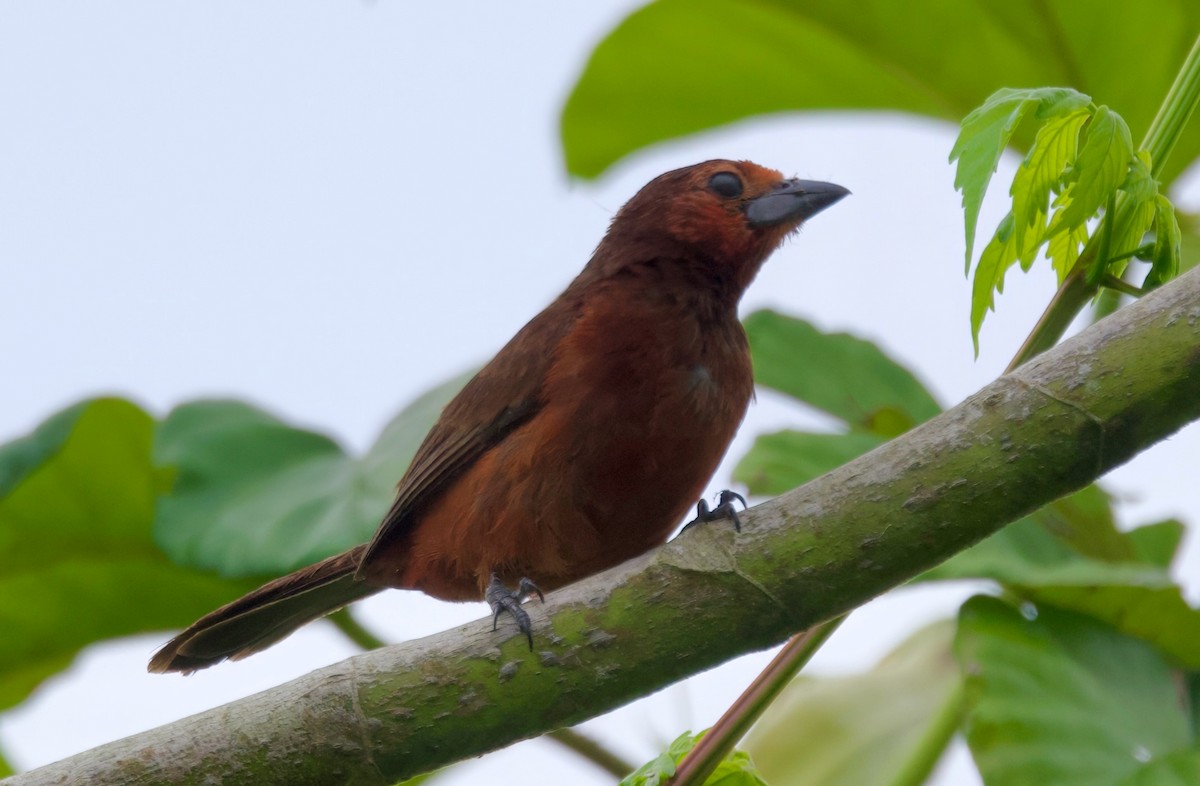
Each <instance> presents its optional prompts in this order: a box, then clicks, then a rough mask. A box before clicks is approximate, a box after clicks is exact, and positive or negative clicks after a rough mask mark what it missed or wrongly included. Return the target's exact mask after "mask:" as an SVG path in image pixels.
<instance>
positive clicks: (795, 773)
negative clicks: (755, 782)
mask: <svg viewBox="0 0 1200 786" xmlns="http://www.w3.org/2000/svg"><path fill="white" fill-rule="evenodd" d="M953 638H954V626H953V624H952V623H948V622H943V623H938V624H935V625H933V626H931V627H928V628H925V629H923V630H920V631H918V632H917V633H915V634H913V635H912V636H911V637H910V638H909V639H908V640H907V641H905V642H904V643H903V644H901V645H900V646H899V647H898V648H897V649H896V650H895V651H894V652H892V653H891V654H890V655H888V656H887V657H886V658H885V659H884V660H883V661H881V662H880V663H879V664H878V665H877V666H876V667H875V668H874V669H872V670H871V671H868V672H865V673H863V674H857V675H854V676H851V677H835V678H824V679H812V678H808V677H800V678H798V679H796V680H795V681H793V682H792V683H791V684H790V685H788V687H787V688H785V689H784V691H783V693H782V694H781V695H780V697H779V698H778V699H777V700H776V701H775V702H774V703H772V704H771V707H770V708H769V709H768V710H767V711H766V712H765V713H764V714H763V716H762V718H761V719H760V720H759V721H758V723H757V724H755V726H754V728H753V729H752V730H751V732H750V734H749V735H748V736H747V737H746V740H745V742H744V743H743V747H744V748H745V749H746V751H747V752H749V754H750V756H751V757H752V758H753V759H754V763H755V764H756V765H758V769H759V771H760V772H761V773H762V775H763V777H764V778H765V779H766V781H767V782H768V783H772V784H785V783H803V784H809V785H810V786H873V784H879V785H880V786H883V784H891V783H897V782H904V783H919V782H920V781H919V780H918V779H917V777H915V776H916V775H918V774H922V773H915V772H913V769H912V768H914V767H924V769H923V774H925V775H927V774H928V768H931V767H932V766H933V765H934V764H935V763H936V761H937V753H939V752H940V751H941V750H943V749H944V747H945V745H946V743H948V742H949V739H950V737H951V735H952V734H953V732H954V729H955V728H956V727H957V718H958V715H959V710H960V702H961V700H962V696H961V692H960V691H961V684H962V677H961V676H960V675H959V670H958V667H957V664H956V663H955V662H954V655H953V653H952V652H951V642H952V641H953ZM931 753H932V755H931ZM900 770H903V771H905V772H906V773H909V774H910V775H912V776H914V777H911V778H909V779H907V780H903V781H900V779H898V778H897V777H896V773H897V771H900Z"/></svg>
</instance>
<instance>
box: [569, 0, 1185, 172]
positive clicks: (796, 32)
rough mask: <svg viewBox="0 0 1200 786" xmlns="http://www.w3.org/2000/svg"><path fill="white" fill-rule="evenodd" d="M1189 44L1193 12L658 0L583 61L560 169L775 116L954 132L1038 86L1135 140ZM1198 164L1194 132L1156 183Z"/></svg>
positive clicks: (1147, 5) (1113, 6)
mask: <svg viewBox="0 0 1200 786" xmlns="http://www.w3.org/2000/svg"><path fill="white" fill-rule="evenodd" d="M947 31H952V33H951V34H947ZM1198 31H1200V3H1196V2H1194V0H1146V1H1145V2H1141V3H1128V2H1124V1H1123V0H1094V2H1089V3H1081V2H1075V3H1043V2H1038V1H1037V0H1014V1H1013V2H1004V3H997V2H991V0H918V1H917V2H911V3H895V2H891V1H890V0H860V1H859V2H853V3H847V2H839V0H811V1H809V2H800V1H799V0H758V1H757V2H750V3H728V2H722V0H659V2H654V3H650V4H649V5H647V6H645V7H644V8H641V9H639V10H637V11H635V12H633V13H632V14H630V15H629V16H628V17H627V18H626V19H625V20H623V21H622V22H621V23H620V24H619V25H618V26H617V27H616V28H615V29H614V30H613V31H612V32H611V33H610V34H609V35H608V36H607V37H606V38H604V40H602V41H601V42H600V43H599V44H598V45H597V46H596V48H595V50H594V51H593V52H592V55H591V57H590V59H589V60H588V62H587V65H586V67H585V69H584V72H583V74H582V75H581V76H580V78H579V81H578V83H577V84H576V85H575V88H574V90H573V91H572V93H571V95H570V97H569V98H568V100H567V103H566V105H565V107H564V109H563V113H562V119H561V135H562V142H563V148H564V150H565V153H566V162H567V168H568V170H569V171H570V172H571V173H572V174H575V175H578V176H581V177H595V176H596V175H598V174H600V173H601V172H603V171H604V170H605V169H607V168H608V167H609V166H610V165H612V164H613V163H614V162H615V161H617V160H619V159H620V158H622V157H623V156H625V155H628V154H629V153H631V152H633V151H634V150H637V149H639V148H641V147H644V146H646V145H649V144H653V143H655V142H659V141H662V140H666V139H670V138H672V137H678V136H682V135H685V134H691V133H694V132H697V131H701V130H704V129H707V128H712V127H714V126H720V125H724V124H727V123H731V122H734V121H737V120H741V119H743V118H747V117H752V116H755V115H761V114H766V113H772V112H787V111H795V110H809V111H812V110H830V109H850V110H884V111H901V112H911V113H915V114H919V115H926V116H930V117H935V118H941V119H945V120H947V121H950V122H953V123H957V122H958V120H959V118H961V117H963V116H964V115H966V114H967V113H968V112H970V111H971V110H972V109H974V108H975V107H976V106H978V105H979V104H981V103H982V102H983V100H984V99H985V98H986V97H987V96H989V95H991V94H992V93H993V92H994V91H996V90H998V89H999V88H1002V87H1036V86H1039V85H1067V86H1070V87H1074V88H1076V89H1078V90H1082V91H1085V92H1087V93H1089V94H1091V95H1092V96H1093V97H1094V99H1095V101H1096V102H1097V103H1103V104H1107V105H1109V106H1111V107H1113V108H1115V109H1116V110H1117V111H1119V112H1120V113H1121V115H1122V116H1123V117H1124V118H1125V120H1126V121H1128V123H1129V126H1130V128H1131V129H1132V131H1133V138H1134V139H1135V140H1136V139H1141V137H1142V136H1143V134H1144V133H1145V131H1146V129H1147V128H1148V127H1149V125H1150V121H1151V119H1152V118H1153V117H1154V113H1155V111H1156V110H1157V108H1158V105H1159V103H1160V102H1161V101H1162V98H1163V96H1164V95H1165V94H1166V92H1167V88H1168V87H1169V86H1170V84H1171V81H1172V79H1174V76H1175V73H1176V72H1177V71H1178V69H1179V66H1180V65H1181V64H1182V62H1183V59H1184V55H1185V54H1186V53H1187V51H1188V50H1189V48H1190V47H1191V44H1192V41H1193V40H1194V39H1195V37H1196V34H1197V32H1198ZM1147 42H1153V45H1147ZM1034 133H1035V132H1034V130H1032V129H1018V130H1017V133H1016V136H1015V137H1014V140H1013V141H1014V145H1015V146H1016V147H1017V148H1018V149H1021V150H1025V149H1027V148H1028V147H1029V145H1030V143H1031V142H1032V141H1033V134H1034ZM1197 155H1200V124H1196V123H1193V124H1191V126H1190V127H1189V128H1187V129H1185V130H1184V133H1183V135H1182V136H1181V137H1180V140H1179V144H1178V146H1177V147H1176V149H1175V151H1174V154H1173V156H1172V157H1171V160H1170V161H1168V162H1167V165H1166V168H1165V170H1164V171H1163V173H1162V175H1163V180H1164V182H1167V183H1169V182H1170V181H1171V180H1173V179H1174V178H1175V176H1176V175H1177V174H1179V172H1181V171H1182V170H1183V169H1184V168H1185V167H1186V166H1187V165H1188V164H1189V163H1191V161H1192V160H1193V159H1195V158H1196V156H1197Z"/></svg>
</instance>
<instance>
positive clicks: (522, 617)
mask: <svg viewBox="0 0 1200 786" xmlns="http://www.w3.org/2000/svg"><path fill="white" fill-rule="evenodd" d="M531 595H537V596H538V600H540V601H542V602H543V603H545V602H546V596H545V595H543V594H542V591H541V590H540V589H538V585H536V584H534V583H533V582H532V581H530V580H529V579H526V578H522V579H521V581H520V582H519V583H518V584H517V589H516V590H515V591H510V590H509V589H508V587H506V586H504V583H503V582H502V581H500V577H499V576H497V575H496V574H495V573H493V574H492V580H491V581H490V582H489V583H488V586H487V590H486V591H485V592H484V598H486V599H487V602H488V605H489V606H491V607H492V630H496V624H497V623H498V622H499V621H500V615H501V614H502V613H503V612H506V611H507V612H508V613H509V614H511V615H512V617H513V619H514V620H516V623H517V629H518V630H520V631H521V632H522V633H524V634H525V638H526V639H528V640H529V650H530V651H531V652H532V651H533V621H532V620H530V619H529V613H528V612H527V611H525V609H523V608H521V604H522V603H523V602H524V601H525V599H526V598H528V597H530V596H531Z"/></svg>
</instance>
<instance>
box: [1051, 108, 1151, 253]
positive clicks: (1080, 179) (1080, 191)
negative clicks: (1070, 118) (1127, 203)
mask: <svg viewBox="0 0 1200 786" xmlns="http://www.w3.org/2000/svg"><path fill="white" fill-rule="evenodd" d="M1132 158H1133V139H1132V137H1131V136H1130V133H1129V126H1127V125H1126V124H1125V120H1124V119H1123V118H1122V117H1121V116H1120V115H1118V114H1117V113H1116V112H1114V111H1112V110H1111V109H1109V108H1108V107H1107V106H1101V107H1100V108H1099V109H1097V110H1096V112H1095V114H1093V115H1092V119H1091V121H1090V122H1089V123H1088V124H1087V127H1086V128H1085V129H1084V138H1083V146H1082V147H1081V148H1080V150H1079V156H1078V157H1077V158H1076V159H1075V166H1074V167H1072V169H1071V172H1070V174H1069V175H1068V180H1069V182H1070V189H1071V199H1070V202H1069V203H1068V204H1066V205H1064V206H1063V207H1062V209H1060V210H1059V211H1057V212H1056V213H1055V215H1054V218H1053V219H1052V220H1051V222H1050V230H1049V231H1050V232H1051V233H1057V232H1065V231H1069V230H1072V229H1075V228H1076V227H1079V226H1081V225H1082V224H1084V223H1085V222H1086V221H1087V220H1088V219H1089V218H1091V217H1092V216H1094V215H1096V213H1097V212H1098V211H1099V210H1100V208H1101V207H1102V206H1103V205H1104V204H1105V203H1107V202H1108V200H1109V198H1110V197H1111V196H1112V195H1113V194H1114V193H1115V192H1116V190H1117V187H1118V186H1120V185H1121V183H1122V182H1124V180H1125V175H1126V172H1127V171H1128V170H1129V163H1130V160H1131V159H1132Z"/></svg>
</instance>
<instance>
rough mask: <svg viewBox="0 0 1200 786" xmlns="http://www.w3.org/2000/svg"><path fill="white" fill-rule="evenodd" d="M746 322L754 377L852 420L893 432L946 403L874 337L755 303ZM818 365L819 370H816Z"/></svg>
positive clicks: (861, 427) (885, 433)
mask: <svg viewBox="0 0 1200 786" xmlns="http://www.w3.org/2000/svg"><path fill="white" fill-rule="evenodd" d="M743 323H744V325H745V327H746V333H747V335H748V336H749V338H750V351H751V354H752V355H753V357H754V378H755V381H757V382H758V383H759V384H760V385H765V386H766V387H769V388H772V389H774V390H777V391H779V392H780V393H784V394H786V395H789V396H792V397H794V398H796V399H798V400H800V401H803V402H804V403H805V404H808V405H810V406H813V407H816V408H817V409H820V410H822V411H824V412H827V413H829V414H830V415H833V416H834V417H836V418H839V419H841V420H842V421H844V422H846V423H847V424H849V425H850V426H851V427H852V428H855V429H858V430H861V431H867V432H870V433H874V434H879V435H881V436H887V437H891V436H895V435H896V434H898V433H901V432H903V431H905V430H907V429H908V428H911V427H912V426H914V425H916V424H917V423H921V422H923V421H925V420H928V419H929V418H931V417H933V416H934V415H936V414H937V413H938V412H940V411H941V407H939V406H938V403H937V401H936V400H935V399H934V398H933V396H932V395H931V394H930V393H929V391H928V390H927V389H926V388H925V386H924V385H922V384H921V383H920V382H919V381H918V380H917V378H916V377H915V376H914V375H913V373H912V372H911V371H909V370H908V369H906V368H904V366H902V365H900V364H899V363H897V362H896V361H894V360H892V359H891V358H890V357H888V356H887V355H886V354H885V353H884V352H883V351H882V350H881V349H879V347H877V346H876V345H875V344H872V343H871V342H869V341H864V340H863V339H860V338H857V337H855V336H851V335H848V334H846V333H825V332H823V331H821V330H819V329H817V328H816V327H815V326H813V325H812V324H811V323H809V322H805V321H804V320H802V319H798V318H795V317H789V316H785V315H783V314H779V313H777V312H774V311H769V310H764V311H757V312H755V313H753V314H751V315H750V316H748V317H746V319H745V320H744V321H743ZM814 368H819V369H821V370H822V373H820V374H813V373H812V369H814Z"/></svg>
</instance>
